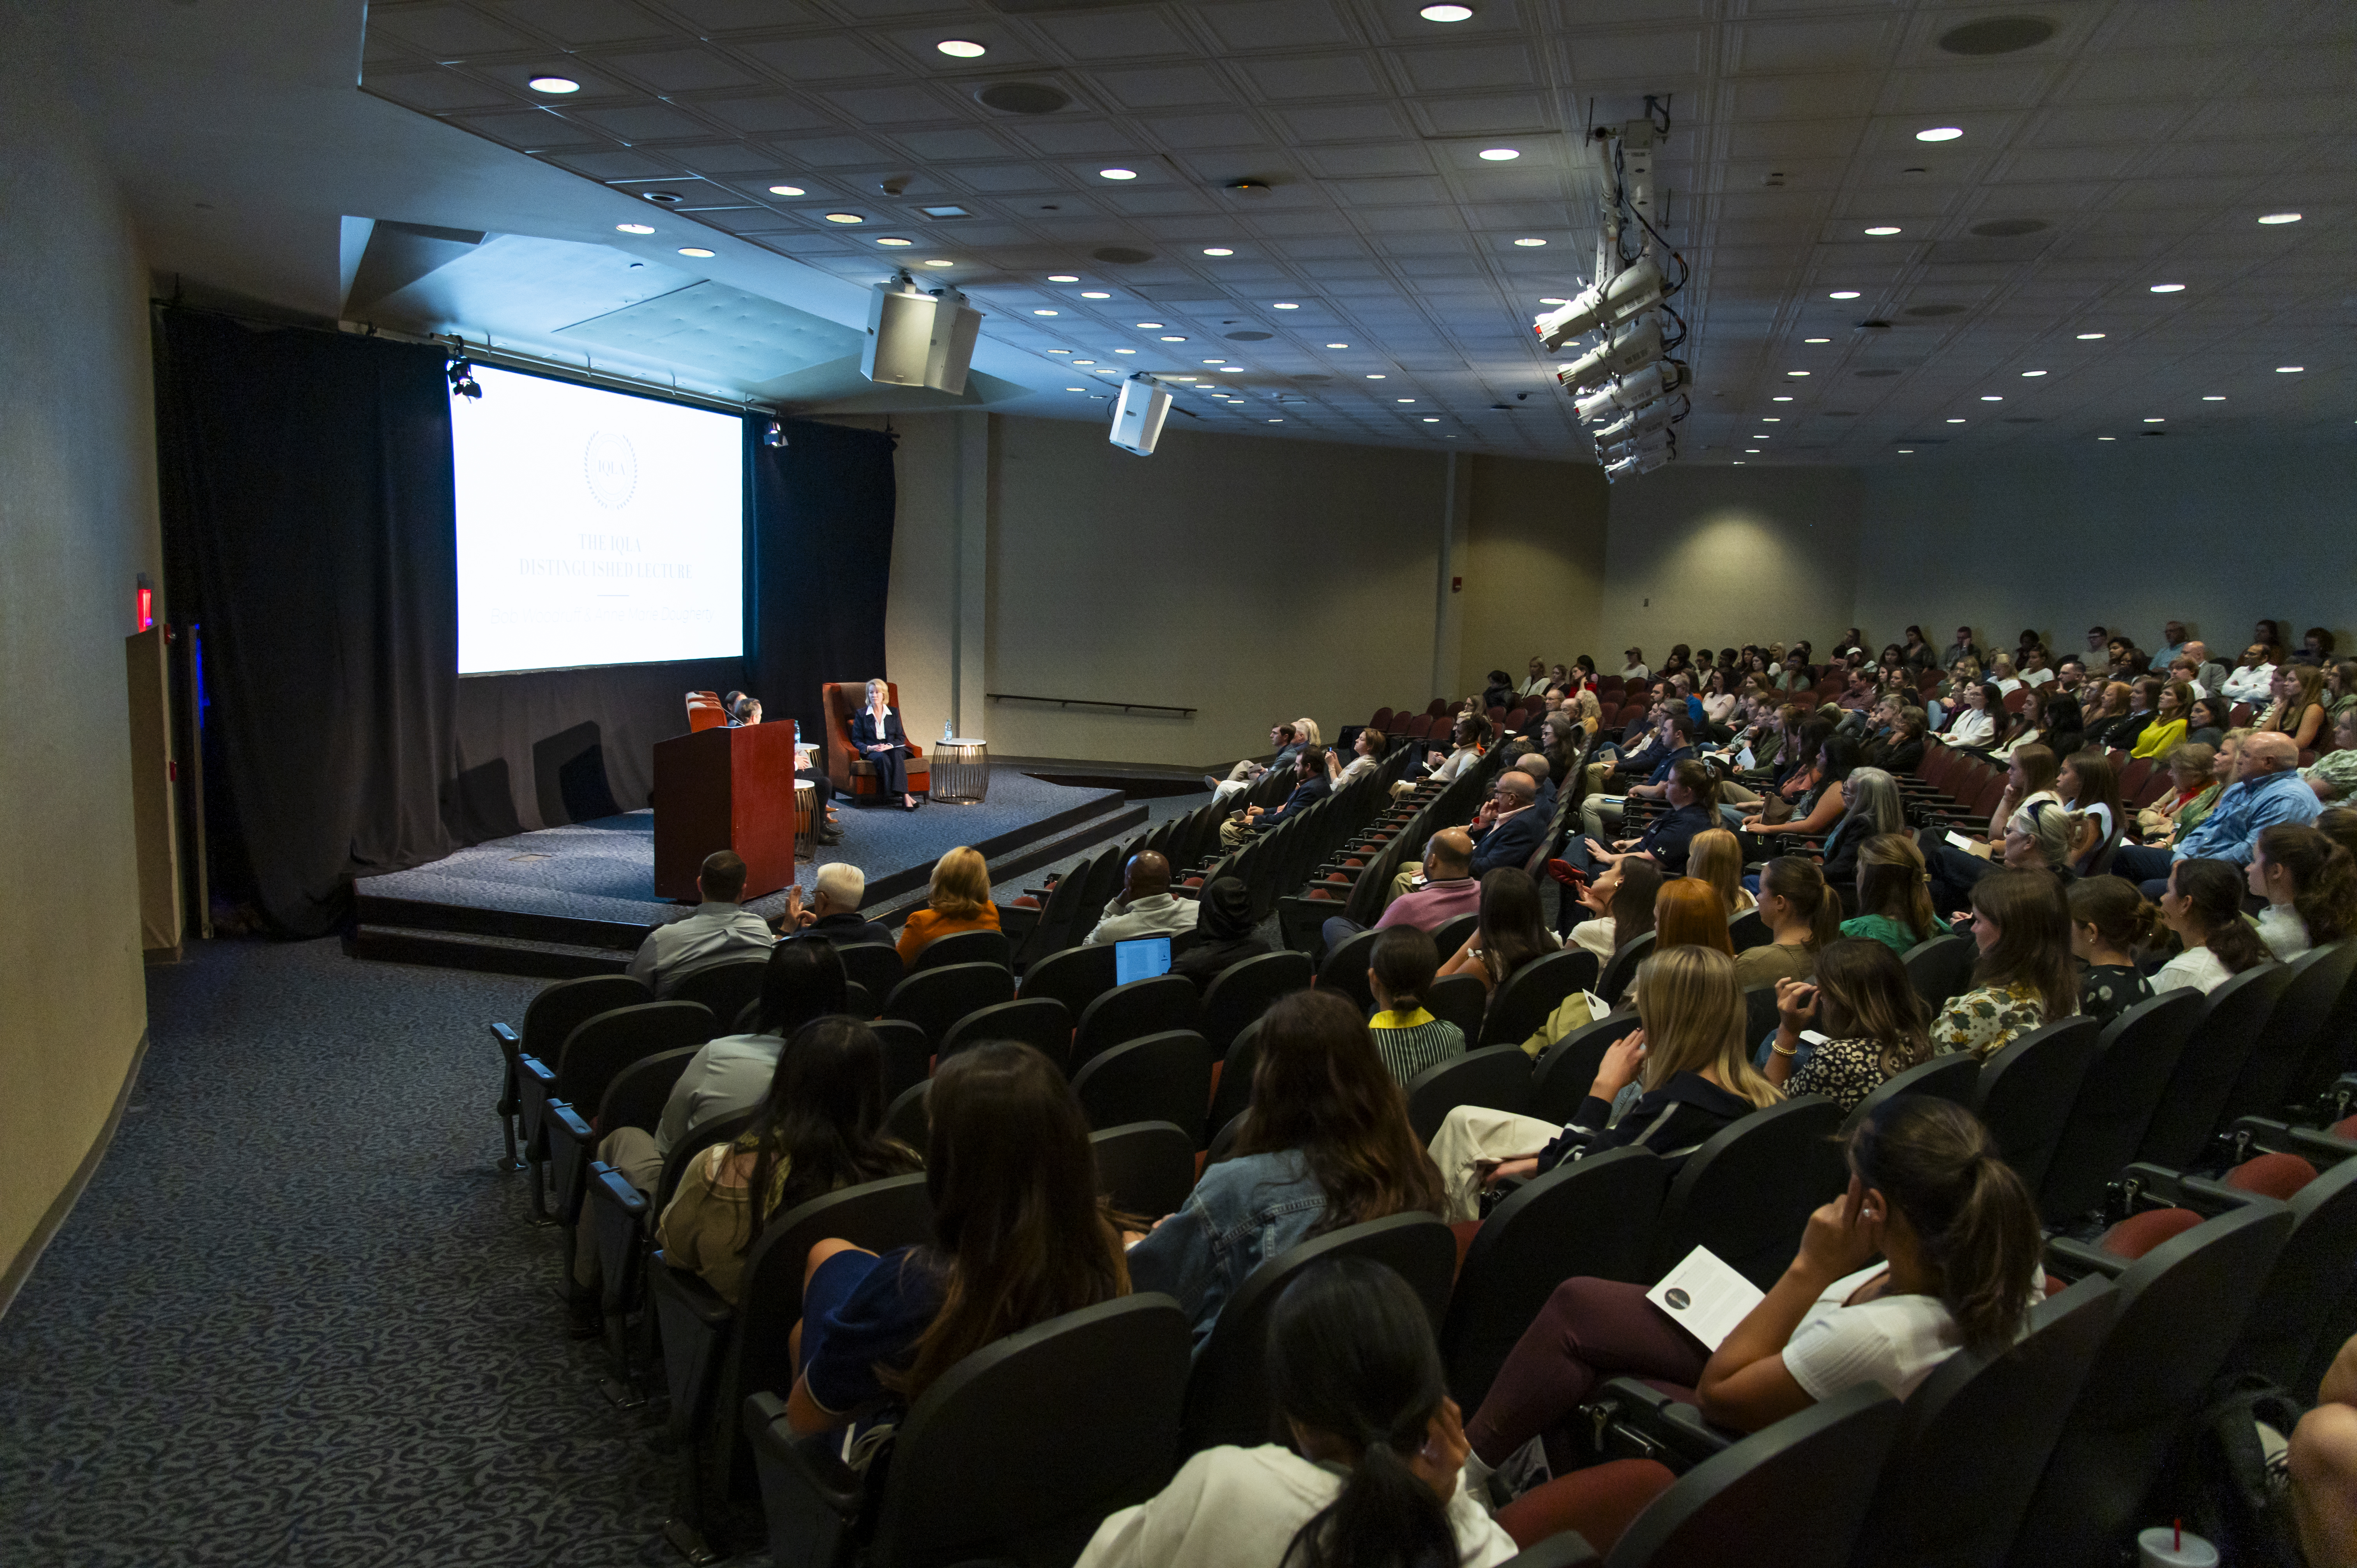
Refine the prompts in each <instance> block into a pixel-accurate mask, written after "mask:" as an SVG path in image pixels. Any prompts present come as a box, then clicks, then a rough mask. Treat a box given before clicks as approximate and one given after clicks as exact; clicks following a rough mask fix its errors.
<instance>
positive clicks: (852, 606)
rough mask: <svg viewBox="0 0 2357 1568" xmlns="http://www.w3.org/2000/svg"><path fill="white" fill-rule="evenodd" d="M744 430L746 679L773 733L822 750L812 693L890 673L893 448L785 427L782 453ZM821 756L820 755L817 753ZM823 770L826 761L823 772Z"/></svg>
mask: <svg viewBox="0 0 2357 1568" xmlns="http://www.w3.org/2000/svg"><path fill="white" fill-rule="evenodd" d="M765 427H766V422H765V421H763V420H759V419H748V420H747V421H746V422H745V454H746V456H745V465H746V467H747V469H748V472H749V473H750V475H751V477H752V484H751V487H750V494H751V506H750V508H749V510H750V512H751V523H752V526H751V528H750V530H749V533H750V542H749V549H748V558H747V561H746V572H745V575H746V582H747V585H748V589H749V590H750V591H749V594H748V603H747V606H746V617H745V618H746V625H747V633H748V635H747V639H746V647H747V650H748V658H747V660H746V663H747V666H748V670H749V671H750V672H751V674H752V677H753V678H752V680H750V681H748V682H747V683H746V687H745V689H746V690H747V691H748V692H751V693H754V694H755V695H756V696H758V697H759V698H760V699H761V716H762V718H763V719H764V720H765V721H766V722H769V723H773V724H774V723H779V722H782V721H785V720H788V719H798V720H800V721H801V723H802V738H803V739H804V740H805V741H807V742H809V743H810V744H812V745H813V746H821V747H822V748H823V746H824V736H825V734H826V732H825V730H824V729H823V727H821V725H820V722H819V721H820V717H821V715H820V713H819V694H818V689H819V688H820V687H821V686H822V685H824V684H826V683H827V682H834V681H865V680H867V679H868V678H869V677H871V676H876V675H887V674H888V671H886V670H885V668H884V605H885V599H886V597H887V596H888V593H889V592H890V589H891V583H892V518H893V509H894V506H895V504H896V501H895V492H894V488H893V478H892V448H893V446H894V444H895V442H894V438H893V436H892V435H889V434H888V433H886V432H883V431H877V430H850V429H846V428H845V427H844V426H842V425H839V424H811V423H809V422H807V421H803V420H787V421H785V422H783V424H782V429H783V432H784V435H785V437H786V444H785V445H784V446H768V445H766V444H764V442H763V440H762V434H763V431H764V429H765ZM821 756H822V757H823V756H824V752H823V749H822V752H821ZM822 766H823V763H822Z"/></svg>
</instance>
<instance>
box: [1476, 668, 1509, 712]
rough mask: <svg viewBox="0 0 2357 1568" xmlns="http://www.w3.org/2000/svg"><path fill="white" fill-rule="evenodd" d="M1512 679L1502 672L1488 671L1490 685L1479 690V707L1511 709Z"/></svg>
mask: <svg viewBox="0 0 2357 1568" xmlns="http://www.w3.org/2000/svg"><path fill="white" fill-rule="evenodd" d="M1514 695H1515V693H1514V678H1513V677H1512V675H1509V674H1507V673H1506V672H1505V671H1503V670H1492V671H1490V683H1489V684H1488V685H1486V686H1484V687H1482V688H1481V705H1482V706H1483V707H1485V708H1511V707H1512V706H1513V705H1514Z"/></svg>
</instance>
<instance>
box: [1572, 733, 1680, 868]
mask: <svg viewBox="0 0 2357 1568" xmlns="http://www.w3.org/2000/svg"><path fill="white" fill-rule="evenodd" d="M1668 800H1669V806H1670V809H1669V810H1668V811H1664V812H1663V813H1662V814H1661V815H1660V816H1658V817H1656V818H1654V819H1653V821H1652V824H1651V825H1650V826H1648V827H1647V828H1646V829H1645V831H1644V832H1641V833H1640V834H1638V835H1637V836H1636V837H1635V838H1626V839H1615V840H1613V841H1612V844H1611V846H1610V847H1609V848H1607V847H1606V846H1605V845H1603V844H1601V843H1598V842H1597V841H1596V840H1595V839H1593V838H1578V839H1573V840H1571V841H1569V842H1568V843H1565V845H1564V846H1563V858H1564V859H1565V860H1566V861H1567V862H1569V863H1570V864H1571V865H1575V866H1577V867H1578V868H1579V869H1580V870H1582V871H1593V870H1595V869H1596V868H1597V867H1598V866H1604V865H1613V864H1614V863H1616V862H1618V861H1620V860H1622V859H1624V858H1626V857H1628V856H1630V855H1638V856H1641V857H1642V858H1644V859H1646V860H1650V861H1652V863H1653V864H1654V865H1658V866H1660V867H1661V868H1662V870H1663V873H1664V874H1665V875H1671V876H1678V875H1684V872H1685V868H1686V855H1687V853H1688V850H1689V848H1690V846H1691V845H1692V844H1693V843H1694V839H1695V834H1696V833H1700V832H1707V831H1709V830H1710V829H1712V828H1715V827H1717V826H1718V781H1717V779H1714V778H1712V777H1711V772H1710V769H1709V768H1707V767H1706V766H1705V765H1704V764H1703V763H1701V762H1699V761H1697V760H1696V759H1695V758H1694V757H1685V758H1683V759H1682V760H1680V761H1679V763H1678V764H1677V766H1676V767H1675V768H1672V769H1671V770H1670V779H1669V796H1668Z"/></svg>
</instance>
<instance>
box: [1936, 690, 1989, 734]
mask: <svg viewBox="0 0 2357 1568" xmlns="http://www.w3.org/2000/svg"><path fill="white" fill-rule="evenodd" d="M1963 698H1964V710H1963V711H1962V712H1961V713H1959V714H1956V717H1955V721H1954V722H1953V723H1952V724H1951V725H1948V727H1947V730H1946V731H1945V732H1944V733H1943V734H1942V735H1941V736H1938V737H1937V738H1939V739H1941V740H1944V741H1946V742H1947V743H1948V744H1949V745H1950V746H1986V745H1988V744H1989V742H1991V741H1993V740H1995V739H1996V716H1997V714H1998V712H1999V711H2000V710H2002V708H2003V707H2004V703H2003V702H2002V700H2001V699H1999V698H1998V697H1997V695H1996V688H1995V687H1994V686H1988V685H1984V684H1981V683H1979V682H1970V683H1967V684H1965V685H1964V688H1963Z"/></svg>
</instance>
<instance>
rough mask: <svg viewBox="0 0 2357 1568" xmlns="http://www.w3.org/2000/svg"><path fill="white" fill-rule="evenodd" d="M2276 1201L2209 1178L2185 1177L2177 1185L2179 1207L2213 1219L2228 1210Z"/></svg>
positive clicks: (2262, 1194)
mask: <svg viewBox="0 0 2357 1568" xmlns="http://www.w3.org/2000/svg"><path fill="white" fill-rule="evenodd" d="M2274 1201H2275V1199H2273V1198H2271V1197H2267V1196H2266V1194H2264V1193H2257V1192H2244V1190H2243V1189H2242V1188H2240V1187H2228V1186H2227V1185H2226V1184H2225V1183H2224V1182H2222V1181H2216V1180H2212V1178H2211V1177H2209V1176H2183V1177H2180V1178H2179V1181H2178V1183H2177V1206H2178V1207H2179V1208H2190V1209H2192V1210H2194V1211H2195V1212H2196V1213H2198V1214H2201V1215H2203V1216H2206V1217H2208V1218H2212V1219H2215V1218H2216V1217H2217V1216H2219V1215H2221V1214H2223V1213H2225V1212H2226V1211H2227V1210H2228V1209H2232V1208H2248V1207H2250V1206H2251V1205H2252V1204H2254V1203H2273V1202H2274Z"/></svg>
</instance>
